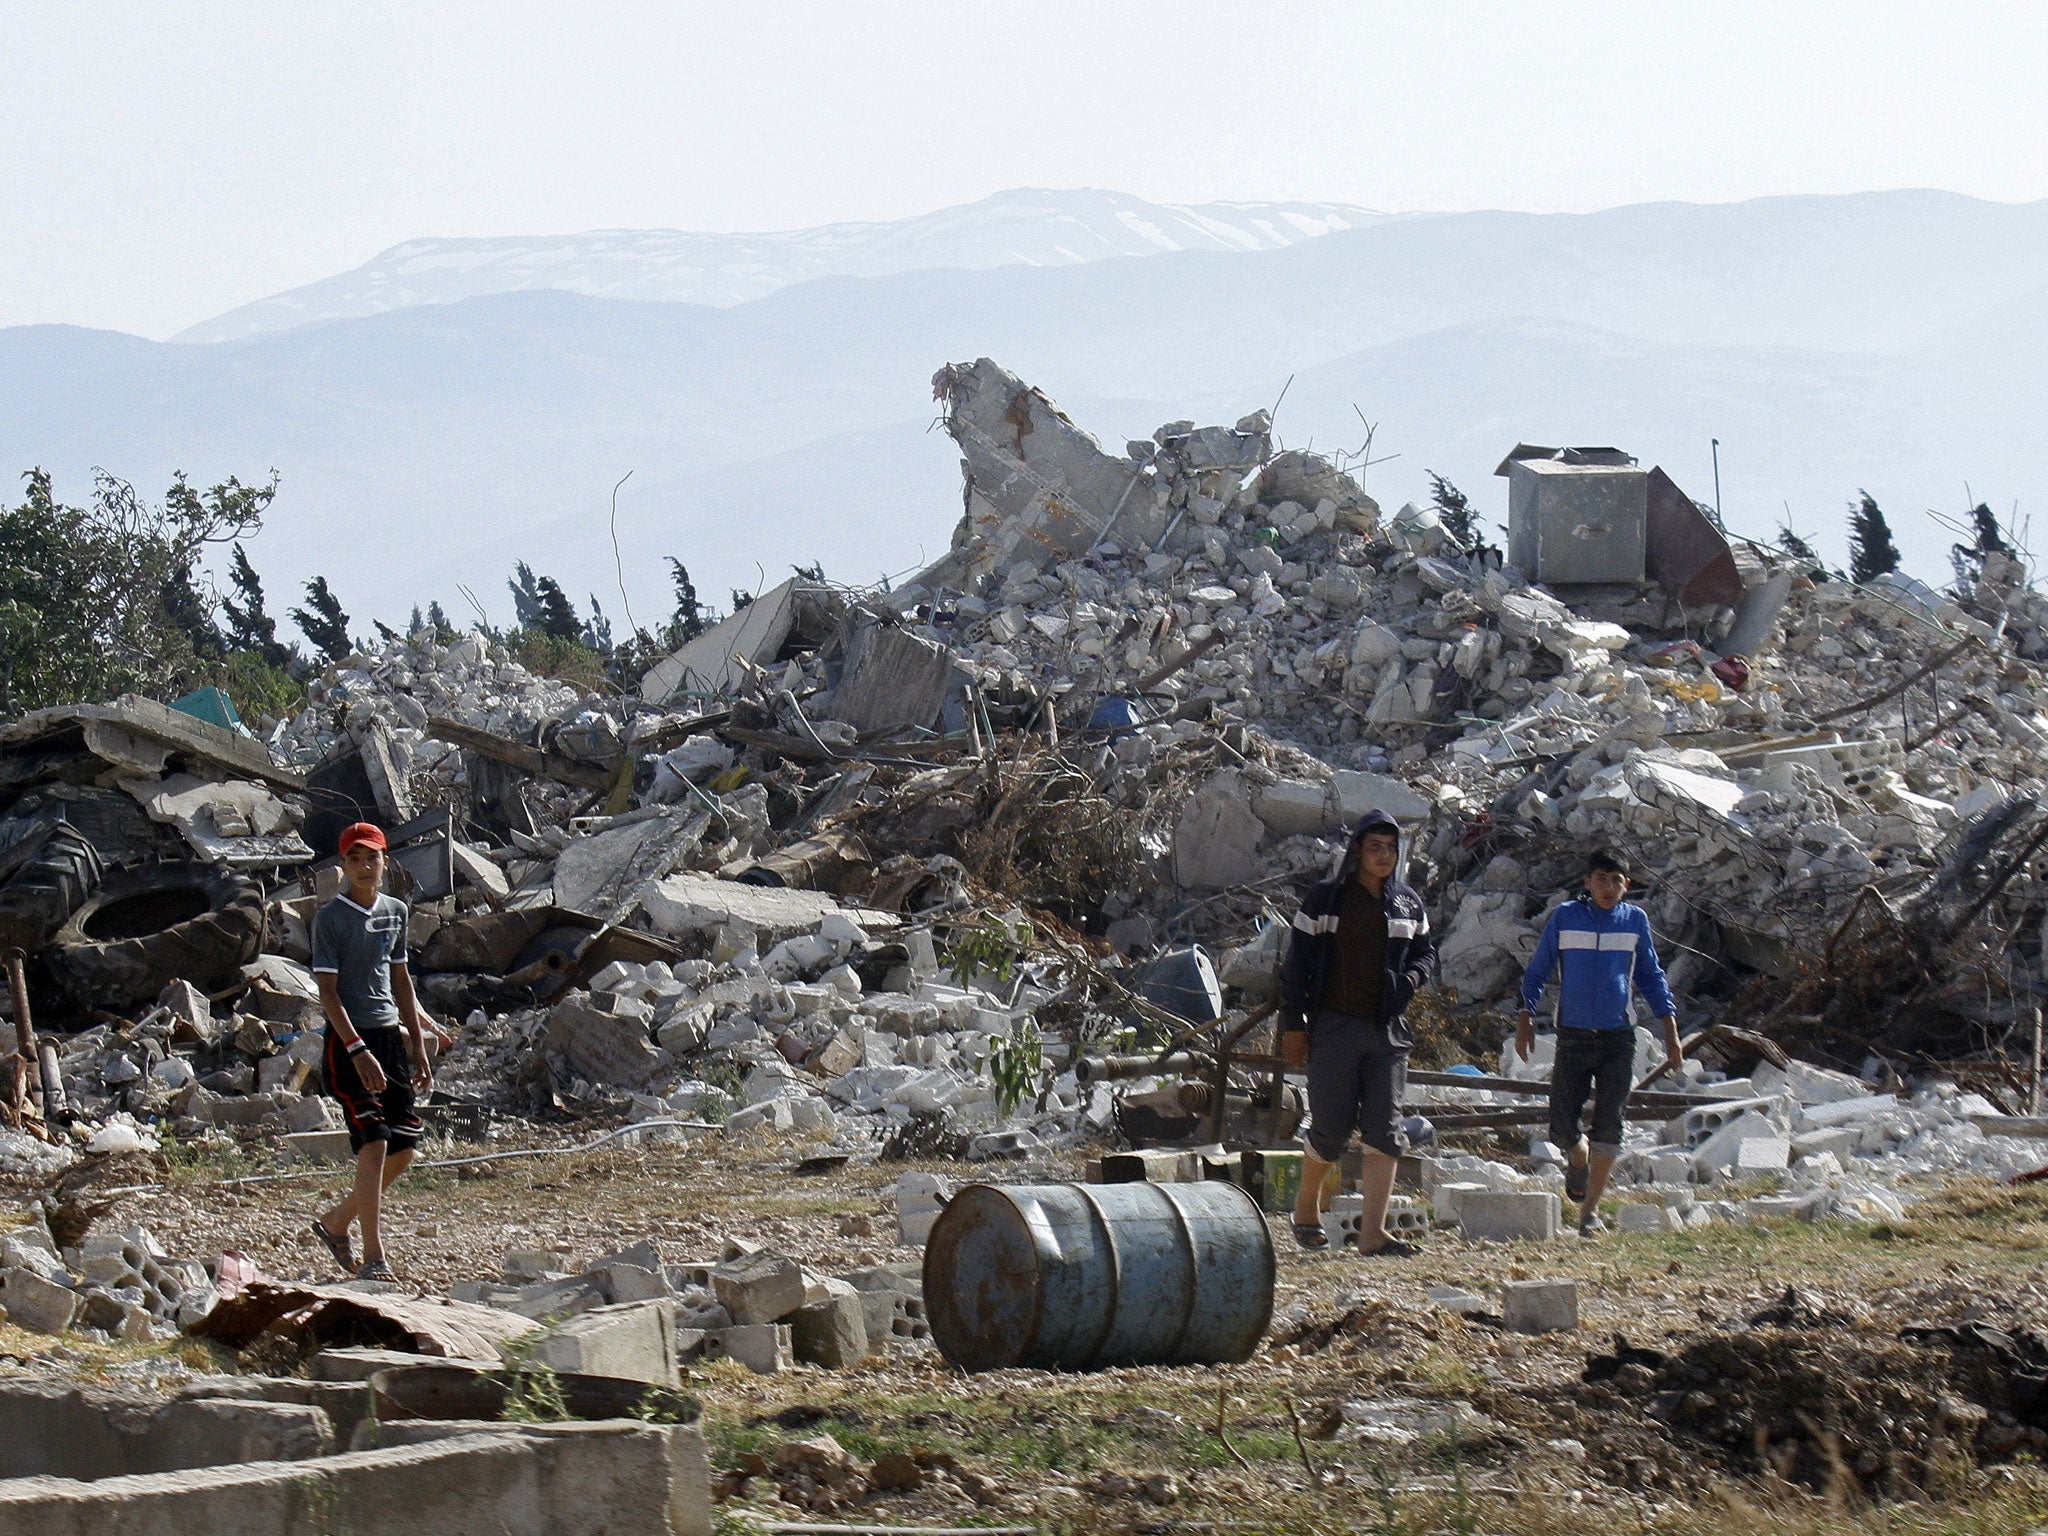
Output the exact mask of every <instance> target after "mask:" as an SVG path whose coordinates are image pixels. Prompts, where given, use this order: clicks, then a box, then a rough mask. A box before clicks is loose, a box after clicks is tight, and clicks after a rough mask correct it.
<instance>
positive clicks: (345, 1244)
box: [313, 1216, 356, 1275]
mask: <svg viewBox="0 0 2048 1536" xmlns="http://www.w3.org/2000/svg"><path fill="white" fill-rule="evenodd" d="M313 1235H314V1236H315V1237H317V1238H319V1239H320V1241H321V1242H323V1243H325V1244H326V1245H327V1251H328V1252H329V1253H331V1254H333V1255H334V1262H335V1263H337V1264H339V1265H340V1266H341V1272H342V1273H343V1274H345V1275H352V1274H354V1273H355V1272H356V1254H355V1248H354V1246H353V1245H352V1244H351V1243H350V1242H349V1240H348V1234H347V1233H346V1232H344V1233H342V1234H341V1235H340V1236H339V1237H337V1236H335V1234H334V1233H332V1232H330V1231H328V1230H327V1225H326V1223H325V1222H323V1221H321V1219H320V1218H319V1217H318V1216H315V1217H314V1218H313Z"/></svg>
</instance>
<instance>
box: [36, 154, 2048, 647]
mask: <svg viewBox="0 0 2048 1536" xmlns="http://www.w3.org/2000/svg"><path fill="white" fill-rule="evenodd" d="M1318 231H1320V232H1318ZM1147 253H1149V254H1147ZM754 294H759V296H758V297H757V296H752V295H754ZM622 295H623V296H622ZM209 336H218V337H223V338H227V339H218V340H202V339H180V340H178V341H174V342H168V343H157V342H149V341H144V340H141V339H138V338H135V337H131V336H124V335H120V334H117V333H112V332H102V331H88V330H83V329H78V328H72V327H63V326H31V327H21V328H16V329H13V330H0V466H4V467H6V468H8V469H10V470H19V469H24V468H27V467H28V466H29V465H31V464H41V465H43V466H45V467H47V468H49V469H51V470H52V471H53V472H55V473H56V474H57V475H58V476H59V491H60V494H65V495H67V496H68V497H69V498H70V499H79V498H82V497H83V496H84V495H85V494H86V492H87V485H86V483H85V478H84V477H85V475H86V473H87V471H88V470H89V469H90V467H91V466H93V465H104V466H106V467H107V468H108V469H110V470H113V471H115V472H116V473H119V474H121V475H123V476H125V477H126V478H129V479H131V480H133V481H135V482H136V483H137V485H138V486H140V487H141V488H143V489H144V490H145V491H149V492H151V493H154V492H156V491H158V490H160V489H161V485H162V482H163V481H164V480H165V478H166V477H167V476H168V474H169V472H170V471H171V470H172V469H174V468H184V469H186V470H187V471H189V472H190V473H191V474H192V475H193V476H194V477H195V478H196V479H199V480H200V481H202V482H211V481H213V480H216V479H219V478H222V477H224V476H226V475H228V474H230V473H232V474H238V475H240V476H241V477H242V478H244V479H245V480H246V479H248V478H250V477H251V476H252V475H260V474H262V473H264V472H266V471H267V470H269V469H270V468H272V467H275V468H276V469H278V470H279V471H280V472H281V474H282V476H283V488H282V491H281V493H280V495H279V498H278V500H277V503H276V506H275V508H274V511H273V515H272V518H271V524H270V527H269V529H268V530H266V532H265V533H264V534H263V535H262V537H261V538H260V539H259V540H258V542H257V544H256V545H255V546H254V547H253V548H252V550H251V554H252V557H253V558H254V560H255V562H256V564H257V566H258V568H259V569H260V570H261V571H263V573H264V574H265V576H266V578H267V579H268V580H269V581H270V583H271V587H272V592H273V606H274V607H275V608H277V609H279V610H281V609H282V608H284V607H286V606H289V599H290V598H292V597H293V596H295V586H296V583H298V582H299V581H301V580H303V579H304V578H305V577H306V576H308V575H310V574H313V573H315V572H318V573H322V574H325V575H327V576H328V577H329V578H330V580H332V582H333V583H334V585H335V588H336V590H337V592H338V593H339V594H340V595H341V597H342V599H343V602H344V603H345V604H346V605H347V606H348V607H349V609H350V611H351V612H352V613H353V614H354V615H355V616H356V618H357V620H358V622H359V623H363V624H364V625H365V627H367V619H368V618H370V617H372V616H376V617H383V618H386V619H394V618H402V617H403V616H404V614H405V613H406V612H407V611H408V610H409V609H410V607H411V606H412V604H413V603H414V602H424V601H426V600H427V599H428V598H438V599H440V600H441V601H442V602H443V603H444V604H445V605H446V606H447V607H448V608H449V611H450V612H451V614H453V613H458V612H459V611H461V609H462V607H463V605H462V603H461V601H460V600H459V598H458V597H457V591H456V589H457V584H458V583H460V584H463V585H466V586H468V587H470V588H471V589H473V590H474V591H475V592H476V593H477V595H478V596H479V597H480V598H481V599H482V600H483V602H484V603H485V604H486V605H487V606H488V607H489V608H490V609H491V611H492V613H493V616H494V617H496V618H498V619H500V620H502V619H504V618H505V617H506V616H507V614H508V611H509V606H510V605H509V601H508V600H507V598H506V596H505V589H504V585H503V583H504V578H505V575H506V574H507V573H508V572H509V570H510V568H511V566H512V563H513V562H514V561H515V560H519V559H524V560H527V561H529V562H531V563H532V564H533V565H534V566H535V567H536V568H537V569H539V570H541V571H543V572H548V573H552V574H555V575H557V576H558V577H559V578H561V579H562V581H563V583H564V585H565V586H566V587H567V588H568V589H569V590H570V592H571V593H572V594H573V595H575V597H576V598H577V600H578V602H579V604H581V603H582V602H583V601H584V599H585V596H586V594H587V593H589V592H592V591H595V592H596V593H597V595H598V596H599V598H600V600H601V601H603V603H604V604H605V607H606V609H607V611H609V612H612V613H614V614H617V612H618V607H619V604H618V582H617V578H616V576H615V574H614V551H613V544H612V538H611V534H610V529H609V525H608V521H609V520H608V496H609V493H610V488H611V486H612V484H613V483H614V482H615V481H617V480H618V478H619V477H620V476H621V475H623V474H624V473H625V472H626V471H627V470H633V471H634V476H633V479H632V480H631V481H630V482H629V483H628V484H627V486H626V488H625V489H624V491H623V492H622V493H621V494H620V498H619V515H618V543H619V551H620V558H621V559H622V561H623V564H624V566H625V570H626V574H627V582H626V585H627V588H628V591H629V592H630V595H631V600H632V605H633V608H634V612H635V616H636V617H638V618H639V619H640V620H641V621H643V622H646V621H648V620H650V619H652V618H654V617H656V616H657V615H658V613H659V612H660V611H661V610H662V609H663V608H664V606H665V600H666V572H665V570H664V569H663V568H662V567H661V565H660V562H659V557H660V556H662V555H664V554H671V553H673V554H677V555H680V556H681V557H682V558H683V559H685V560H686V561H687V562H688V563H689V565H690V567H691V570H692V572H693V573H694V574H695V575H696V576H697V578H698V585H699V588H700V590H702V591H704V592H705V593H706V594H707V595H716V596H717V597H719V598H720V599H722V598H723V596H724V593H725V590H726V588H727V587H729V586H732V585H740V586H744V587H749V588H752V587H755V586H757V585H758V584H759V583H761V582H762V581H767V582H773V581H775V580H778V579H780V577H781V575H783V574H786V572H787V569H788V567H789V566H790V565H791V564H793V563H796V562H805V563H808V562H810V561H812V560H821V561H822V562H823V563H824V565H825V567H826V571H827V573H828V574H829V575H832V576H835V577H838V578H841V579H845V580H850V581H866V580H872V579H874V578H875V577H876V576H877V575H879V574H880V573H882V572H884V571H900V570H904V569H907V568H914V567H916V566H917V565H919V564H921V563H922V561H923V560H924V559H925V558H928V557H930V556H932V555H935V554H936V553H937V552H939V551H940V550H942V549H943V548H944V547H945V545H946V542H947V540H948V538H949V536H950V534H951V530H952V527H953V523H954V520H955V519H956V518H957V516H958V513H959V505H960V502H959V489H958V465H957V457H956V455H955V454H954V453H953V451H952V445H951V443H950V442H949V441H948V440H947V439H946V438H945V437H944V435H943V433H940V432H935V431H933V430H931V428H932V423H933V418H934V411H935V408H934V406H933V405H932V403H931V400H930V390H929V385H928V380H929V378H930V375H931V373H932V372H933V370H934V369H936V368H937V367H938V366H939V365H940V364H941V363H943V362H946V361H948V360H951V359H964V358H972V357H975V356H979V355H987V356H992V357H995V358H997V359H998V360H999V361H1001V362H1003V363H1004V364H1005V365H1006V366H1008V367H1010V368H1012V369H1014V370H1016V371H1017V372H1019V373H1020V374H1022V375H1023V376H1024V377H1026V378H1028V379H1031V380H1032V381H1034V382H1036V383H1038V384H1040V385H1041V386H1043V387H1044V388H1045V389H1046V390H1047V391H1048V392H1049V393H1050V394H1052V395H1053V397H1054V398H1055V399H1057V400H1058V401H1059V402H1060V403H1061V404H1062V405H1063V406H1064V407H1065V408H1066V409H1067V411H1068V412H1069V414H1070V415H1072V416H1073V417H1074V419H1075V420H1077V421H1078V422H1080V423H1081V424H1082V425H1083V426H1086V427H1089V428H1090V429H1092V430H1094V431H1096V432H1097V433H1098V435H1100V436H1101V437H1102V438H1103V440H1104V441H1105V443H1107V444H1109V445H1111V446H1117V445H1120V444H1121V442H1122V440H1123V438H1125V437H1126V436H1138V435H1145V434H1149V433H1150V431H1151V430H1152V428H1153V427H1155V426H1156V425H1158V424H1159V423H1160V422H1162V421H1165V420H1168V419H1170V418H1174V417H1181V416H1192V417H1195V418H1196V419H1198V420H1223V421H1229V420H1235V419H1236V418H1237V417H1238V416H1240V415H1242V414H1244V413H1245V412H1246V411H1247V410H1250V409H1252V408H1254V407H1257V406H1260V405H1271V404H1273V403H1274V401H1275V400H1276V399H1279V398H1280V396H1281V394H1282V390H1283V388H1284V389H1285V391H1286V393H1285V399H1284V401H1282V403H1281V404H1280V408H1279V413H1278V430H1279V435H1280V436H1281V437H1282V439H1283V440H1285V441H1286V442H1287V443H1289V444H1291V445H1300V444H1305V443H1308V442H1309V441H1311V440H1313V441H1314V442H1315V443H1317V444H1321V445H1329V444H1335V443H1339V442H1342V443H1344V444H1345V445H1346V446H1348V447H1351V448H1354V449H1355V448H1356V447H1357V446H1358V445H1359V442H1360V440H1361V439H1362V437H1363V435H1364V428H1363V426H1362V425H1361V422H1362V421H1371V422H1374V423H1377V435H1376V437H1375V439H1374V452H1375V456H1376V457H1377V456H1380V455H1388V454H1393V455H1398V457H1396V458H1393V459H1391V460H1390V461H1388V462H1386V463H1383V464H1380V465H1378V466H1376V467H1374V468H1372V469H1371V470H1369V471H1367V473H1366V485H1367V488H1368V489H1369V490H1370V491H1372V493H1373V494H1374V495H1375V496H1377V497H1379V499H1380V500H1381V501H1382V502H1383V503H1384V504H1387V505H1389V506H1393V505H1398V504H1399V503H1400V502H1401V501H1403V500H1405V499H1408V498H1409V497H1411V496H1418V495H1420V494H1422V492H1423V490H1424V487H1425V479H1424V474H1423V471H1424V470H1425V469H1435V470H1438V471H1441V472H1442V473H1444V474H1447V475H1449V476H1450V477H1451V478H1452V479H1453V480H1455V481H1457V482H1458V483H1460V484H1461V485H1462V486H1463V487H1464V488H1465V489H1466V490H1467V491H1468V492H1469V493H1470V494H1471V495H1472V497H1473V499H1474V501H1475V502H1476V503H1478V504H1479V505H1480V506H1481V507H1482V508H1484V509H1487V510H1488V512H1489V513H1490V514H1491V515H1494V516H1504V515H1505V506H1506V496H1505V482H1502V481H1496V480H1492V479H1490V478H1488V477H1489V475H1490V472H1491V470H1492V468H1493V466H1494V465H1495V464H1496V463H1497V462H1498V461H1499V459H1500V457H1501V455H1502V453H1503V452H1504V451H1505V450H1506V449H1507V448H1508V447H1509V446H1511V445H1512V444H1513V443H1515V442H1516V441H1519V440H1528V441H1535V442H1598V443H1614V444H1618V445H1620V446H1622V447H1625V448H1627V449H1629V450H1630V451H1631V452H1634V453H1636V454H1638V455H1639V456H1640V457H1641V458H1642V460H1643V461H1644V462H1645V463H1651V462H1659V463H1662V464H1663V465H1664V467H1665V468H1666V469H1667V470H1669V471H1670V472H1671V473H1672V474H1673V475H1674V476H1676V477H1677V479H1678V481H1679V483H1680V484H1681V485H1683V486H1685V487H1686V488H1687V489H1688V490H1689V491H1691V492H1692V493H1693V494H1694V495H1695V496H1699V497H1701V498H1703V499H1709V500H1711V499H1712V496H1713V480H1712V468H1711V459H1710V455H1709V440H1710V439H1711V438H1716V437H1718V438H1719V439H1720V440H1721V469H1722V486H1721V494H1722V499H1723V506H1724V510H1725V513H1726V517H1727V520H1728V523H1729V525H1730V526H1731V527H1732V528H1734V529H1736V530H1738V531H1743V532H1750V533H1755V534H1758V535H1764V536H1768V535H1770V534H1771V533H1772V532H1773V531H1774V530H1775V529H1776V527H1777V525H1778V524H1779V522H1780V521H1782V520H1783V519H1784V518H1785V517H1786V515H1787V513H1786V505H1787V504H1788V503H1789V506H1790V515H1791V517H1792V520H1793V522H1794V524H1795V526H1797V527H1798V528H1799V529H1800V530H1801V531H1802V532H1804V533H1806V534H1808V535H1809V536H1816V535H1817V538H1816V542H1817V543H1819V544H1820V545H1821V547H1822V548H1823V550H1824V551H1827V552H1831V553H1833V554H1834V555H1835V556H1836V557H1837V558H1839V557H1840V555H1841V552H1842V547H1843V541H1842V536H1841V528H1842V514H1843V509H1844V507H1845V505H1846V503H1847V501H1848V500H1849V499H1850V498H1851V497H1852V496H1853V495H1854V494H1855V493H1856V491H1857V489H1858V488H1859V487H1865V486H1867V487H1868V488H1869V489H1870V490H1871V492H1872V493H1873V494H1874V495H1876V496H1877V497H1878V498H1879V500H1880V501H1881V502H1882V503H1883V504H1884V505H1885V507H1886V508H1887V510H1888V512H1889V513H1890V514H1891V518H1892V523H1893V527H1894V530H1895V532H1896V533H1897V535H1898V537H1899V541H1900V544H1901V546H1902V547H1903V549H1904V551H1905V554H1906V561H1907V565H1908V567H1909V568H1910V569H1913V570H1915V571H1916V572H1918V573H1920V574H1923V575H1926V576H1929V577H1931V578H1937V579H1938V578H1940V577H1942V576H1944V575H1945V574H1946V558H1945V551H1946V548H1947V545H1948V543H1949V542H1950V541H1951V539H1952V538H1953V534H1952V533H1951V532H1950V531H1949V530H1948V529H1946V528H1944V527H1942V526H1940V525H1939V524H1938V523H1937V522H1935V521H1934V520H1933V519H1932V518H1929V517H1927V516H1926V515H1925V509H1927V508H1930V507H1931V508H1939V509H1940V510H1941V511H1942V512H1944V513H1946V514H1949V515H1951V516H1953V515H1956V514H1959V513H1960V512H1961V511H1962V510H1963V507H1964V505H1965V503H1964V482H1965V481H1967V482H1968V483H1969V485H1970V488H1971V491H1972V493H1973V494H1974V495H1975V496H1976V497H1977V498H1979V499H1986V500H1989V501H1990V502H1991V503H1992V505H1993V506H1994V507H1995V508H1997V509H1998V510H1999V512H2000V513H2001V515H2004V514H2005V513H2007V511H2008V510H2009V508H2010V507H2011V506H2012V505H2013V503H2014V502H2015V500H2017V501H2018V503H2019V506H2020V510H2021V514H2022V516H2024V515H2025V513H2026V512H2027V510H2028V509H2029V508H2030V507H2032V506H2033V505H2034V504H2035V503H2036V501H2037V500H2038V499H2039V492H2040V491H2041V489H2042V488H2043V480H2044V473H2043V470H2042V468H2041V466H2040V462H2039V460H2038V459H2036V458H2035V456H2034V453H2035V450H2036V449H2037V447H2038V445H2039V444H2040V442H2041V439H2042V431H2041V428H2040V425H2039V423H2040V422H2041V421H2042V419H2043V415H2044V407H2048V369H2044V367H2043V364H2042V358H2043V356H2044V352H2048V203H2033V204H2026V205H2017V206H2015V205H2004V204H1993V203H1985V202H1979V201H1975V200H1972V199H1969V198H1964V197H1959V196H1954V195H1950V194H1944V193H1936V192H1895V193H1871V194H1861V195H1855V196H1839V197H1791V198H1772V199H1764V200H1760V201H1755V202H1748V203H1741V204H1732V205H1722V206H1693V205H1684V204H1647V205H1640V206H1634V207H1628V208H1619V209H1613V210H1610V211H1607V212H1603V213H1596V214H1586V215H1528V214H1508V213H1469V214H1446V215H1429V216H1411V217H1403V218H1391V219H1390V218H1383V217H1378V216H1375V215H1372V214H1369V213H1366V212H1364V211H1362V210H1358V209H1351V208H1343V207H1337V206H1333V205H1323V204H1261V205H1226V206H1224V207H1222V208H1218V207H1215V206H1211V207H1207V208H1200V209H1190V208H1158V207H1155V206H1152V205H1146V204H1143V203H1140V202H1138V201H1137V200H1135V199H1132V198H1127V197H1122V196H1118V195H1115V194H1108V193H1099V192H1075V193H1015V194H1005V195H1004V196H1002V197H998V198H993V199H989V200H988V201H986V202H984V203H980V204H975V205H972V206H971V207H969V208H964V209H952V210H946V211H944V212H941V213H938V214H934V215H931V216H929V217H928V218H927V219H922V220H906V221H902V222H901V223H898V224H894V225H856V226H834V227H833V228H832V229H830V230H824V231H817V230H814V231H803V232H797V233H793V234H790V235H783V236H744V237H740V236H688V235H679V234H673V233H666V232H652V233H646V234H626V233H617V234H602V235H591V236H575V237H563V238H561V239H556V240H506V241H465V242H441V241H431V242H430V241H421V242H414V243H413V244H411V245H408V246H404V247H400V248H399V249H398V251H396V252H391V253H387V254H386V255H385V256H383V257H380V258H378V259H377V261H375V262H372V263H370V264H369V265H368V266H366V267H364V268H362V269H359V270H358V271H357V272H355V273H350V274H345V275H343V276H341V277H337V278H334V279H331V280H329V281H328V282H325V283H320V284H315V285H313V286H312V287H311V288H308V289H300V290H295V291H294V293H292V294H288V295H280V296H279V297H278V298H277V299H273V300H266V301H264V302H263V303H261V304H257V305H250V306H246V307H244V308H243V309H240V310H237V311H234V312H233V313H232V314H230V315H228V316H223V317H221V318H220V319H219V320H217V321H213V322H209V323H208V324H207V325H205V326H199V327H194V328H193V329H192V330H191V331H188V332H186V333H185V338H204V337H209ZM1290 377H1291V378H1292V383H1291V384H1289V382H1288V381H1289V379H1290Z"/></svg>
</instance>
